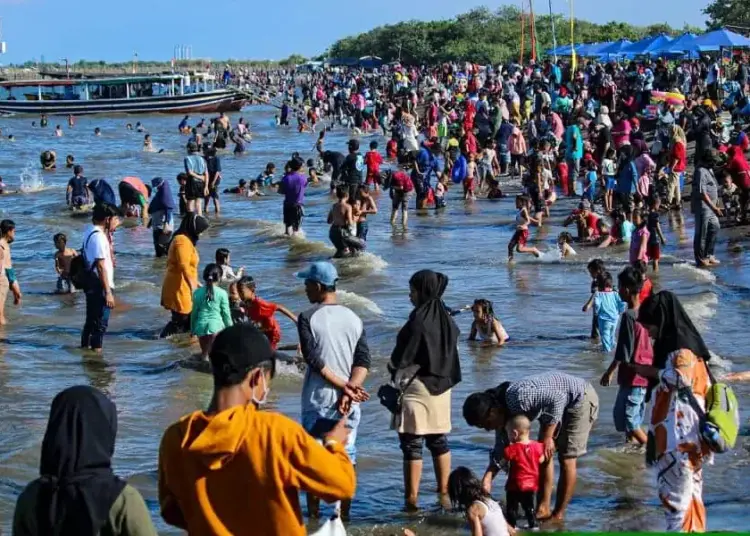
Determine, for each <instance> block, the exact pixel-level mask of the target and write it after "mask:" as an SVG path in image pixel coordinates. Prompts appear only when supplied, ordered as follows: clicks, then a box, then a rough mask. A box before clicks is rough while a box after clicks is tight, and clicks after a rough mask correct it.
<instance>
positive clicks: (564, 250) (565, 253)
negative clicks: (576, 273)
mask: <svg viewBox="0 0 750 536" xmlns="http://www.w3.org/2000/svg"><path fill="white" fill-rule="evenodd" d="M572 243H573V236H572V235H571V234H570V233H568V232H562V233H560V235H559V236H558V237H557V247H558V248H559V250H560V256H561V257H562V258H563V259H564V258H565V257H574V256H575V255H577V253H576V250H575V249H573V246H571V245H570V244H572Z"/></svg>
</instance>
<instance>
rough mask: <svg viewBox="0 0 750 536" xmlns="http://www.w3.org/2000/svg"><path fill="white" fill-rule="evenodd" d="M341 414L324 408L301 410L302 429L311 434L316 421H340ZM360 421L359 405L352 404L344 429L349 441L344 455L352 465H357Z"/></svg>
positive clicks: (335, 410)
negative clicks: (347, 430)
mask: <svg viewBox="0 0 750 536" xmlns="http://www.w3.org/2000/svg"><path fill="white" fill-rule="evenodd" d="M340 418H341V414H340V413H339V412H338V410H337V409H336V408H335V407H333V408H330V409H328V410H326V409H324V408H318V409H312V408H311V409H310V410H306V409H305V408H303V409H302V428H304V429H305V431H306V432H307V433H308V434H309V433H311V432H312V429H313V427H314V426H315V423H316V422H318V419H336V420H338V419H340ZM361 419H362V409H361V408H360V407H359V404H352V411H351V413H349V415H348V416H347V417H346V427H347V428H348V429H349V439H348V440H347V442H346V445H345V446H344V448H345V449H346V453H347V454H348V455H349V459H350V460H351V461H352V464H353V465H357V430H358V429H359V421H360V420H361Z"/></svg>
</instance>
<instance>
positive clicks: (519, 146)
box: [508, 127, 526, 154]
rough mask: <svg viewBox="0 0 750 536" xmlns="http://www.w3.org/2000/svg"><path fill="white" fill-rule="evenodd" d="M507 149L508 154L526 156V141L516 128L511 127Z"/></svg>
mask: <svg viewBox="0 0 750 536" xmlns="http://www.w3.org/2000/svg"><path fill="white" fill-rule="evenodd" d="M508 149H510V154H526V140H525V139H524V137H523V133H522V132H521V129H519V128H518V127H513V133H512V134H511V135H510V140H508Z"/></svg>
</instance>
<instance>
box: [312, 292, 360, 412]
mask: <svg viewBox="0 0 750 536" xmlns="http://www.w3.org/2000/svg"><path fill="white" fill-rule="evenodd" d="M297 330H298V332H299V342H300V345H301V347H302V356H303V357H304V359H305V361H306V362H307V372H306V373H305V380H304V383H303V385H302V413H303V414H305V413H312V412H314V413H317V414H318V416H319V417H321V418H328V419H330V418H335V417H336V408H337V405H338V401H339V396H340V394H341V393H340V392H339V390H338V389H337V388H336V387H334V386H333V385H331V384H330V383H328V382H327V381H326V380H324V379H323V377H322V376H321V375H320V371H321V370H323V367H328V368H329V369H331V371H332V372H333V373H334V374H336V376H338V377H339V378H342V379H345V380H348V379H349V377H350V376H351V374H352V369H353V368H354V367H365V368H368V369H369V368H370V350H369V348H368V347H367V339H366V337H365V329H364V325H363V324H362V319H360V318H359V317H358V316H357V315H356V314H355V313H354V312H353V311H352V310H351V309H349V308H348V307H344V306H343V305H336V304H333V305H316V306H314V307H312V308H311V309H308V310H307V311H305V312H304V313H302V314H300V315H299V318H298V319H297Z"/></svg>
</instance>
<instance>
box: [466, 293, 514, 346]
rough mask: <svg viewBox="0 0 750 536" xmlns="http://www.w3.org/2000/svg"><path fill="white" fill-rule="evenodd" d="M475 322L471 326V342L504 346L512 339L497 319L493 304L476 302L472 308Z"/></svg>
mask: <svg viewBox="0 0 750 536" xmlns="http://www.w3.org/2000/svg"><path fill="white" fill-rule="evenodd" d="M471 310H472V312H473V313H474V322H473V323H472V324H471V333H470V334H469V340H470V341H476V340H479V341H484V342H488V343H492V344H496V345H498V346H502V345H503V344H505V343H506V342H507V340H508V339H509V338H510V337H508V333H507V332H506V331H505V329H504V328H503V325H502V324H501V323H500V321H499V320H498V319H497V318H496V317H495V312H494V311H493V310H492V302H491V301H489V300H485V299H479V300H474V305H473V306H472V307H471Z"/></svg>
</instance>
